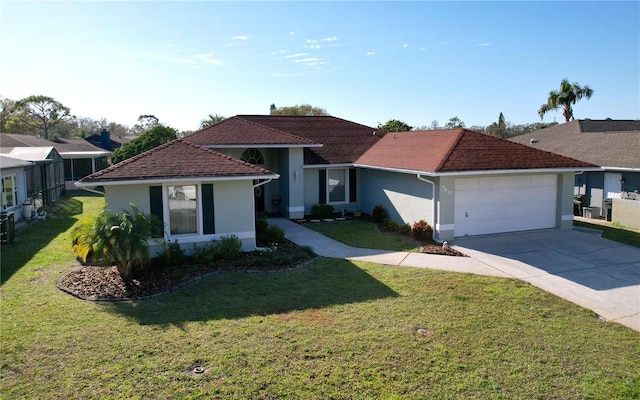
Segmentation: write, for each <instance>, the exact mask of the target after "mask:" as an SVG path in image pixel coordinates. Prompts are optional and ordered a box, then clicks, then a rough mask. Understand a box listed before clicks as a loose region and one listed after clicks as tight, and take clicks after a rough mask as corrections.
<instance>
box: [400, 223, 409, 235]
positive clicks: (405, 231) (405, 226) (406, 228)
mask: <svg viewBox="0 0 640 400" xmlns="http://www.w3.org/2000/svg"><path fill="white" fill-rule="evenodd" d="M398 233H399V234H401V235H405V236H411V225H409V224H402V225H400V226H399V227H398Z"/></svg>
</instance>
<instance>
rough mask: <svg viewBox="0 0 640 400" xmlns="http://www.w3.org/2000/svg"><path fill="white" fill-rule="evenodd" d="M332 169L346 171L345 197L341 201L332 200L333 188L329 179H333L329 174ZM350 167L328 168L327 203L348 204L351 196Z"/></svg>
mask: <svg viewBox="0 0 640 400" xmlns="http://www.w3.org/2000/svg"><path fill="white" fill-rule="evenodd" d="M331 171H342V172H343V173H344V199H343V200H339V201H331V190H330V184H329V181H330V180H331V179H330V177H329V175H330V173H331ZM349 187H350V185H349V168H327V184H326V192H327V204H348V203H349V199H350V198H351V197H350V193H349Z"/></svg>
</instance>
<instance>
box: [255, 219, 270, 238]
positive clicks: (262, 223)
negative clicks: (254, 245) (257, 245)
mask: <svg viewBox="0 0 640 400" xmlns="http://www.w3.org/2000/svg"><path fill="white" fill-rule="evenodd" d="M268 227H269V222H267V217H258V218H256V237H257V238H260V237H261V236H262V235H264V234H265V233H266V232H267V228H268ZM258 240H259V239H258Z"/></svg>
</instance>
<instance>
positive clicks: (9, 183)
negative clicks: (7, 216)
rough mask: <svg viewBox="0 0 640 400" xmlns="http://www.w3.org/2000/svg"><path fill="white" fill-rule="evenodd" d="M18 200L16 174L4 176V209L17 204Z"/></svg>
mask: <svg viewBox="0 0 640 400" xmlns="http://www.w3.org/2000/svg"><path fill="white" fill-rule="evenodd" d="M17 201H18V188H17V187H16V176H15V175H11V176H5V177H4V178H2V209H3V210H6V209H7V208H9V207H13V206H15V205H16V202H17Z"/></svg>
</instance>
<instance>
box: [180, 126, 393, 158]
mask: <svg viewBox="0 0 640 400" xmlns="http://www.w3.org/2000/svg"><path fill="white" fill-rule="evenodd" d="M374 131H376V129H374V128H371V127H369V126H365V125H360V124H357V123H355V122H351V121H347V120H344V119H340V118H336V117H331V116H288V115H287V116H284V115H237V116H235V117H232V118H228V119H226V120H223V121H221V122H219V123H217V124H214V125H212V126H210V127H208V128H205V129H203V130H201V131H198V132H195V133H193V134H191V135H189V136H188V137H187V139H188V140H189V141H192V142H193V143H198V144H201V145H207V144H209V145H251V146H258V145H260V144H264V145H267V144H282V145H312V144H321V145H322V147H309V148H305V153H304V163H305V164H307V165H309V164H349V163H353V162H354V161H355V160H357V159H358V157H360V156H361V155H362V154H364V153H365V152H366V151H367V150H368V149H369V148H370V147H371V146H373V145H374V144H375V143H377V142H378V140H380V138H381V137H382V136H384V134H385V132H382V131H377V135H374V134H373V132H374Z"/></svg>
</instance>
